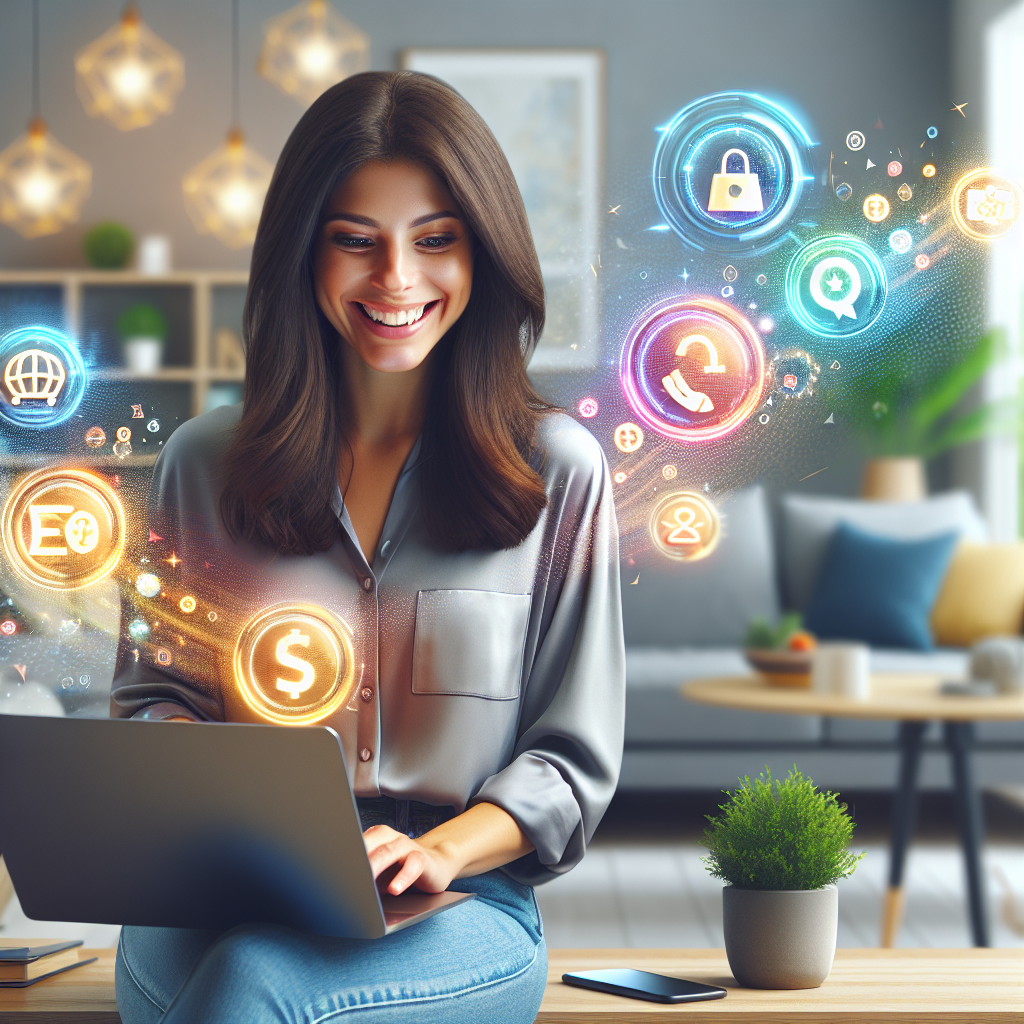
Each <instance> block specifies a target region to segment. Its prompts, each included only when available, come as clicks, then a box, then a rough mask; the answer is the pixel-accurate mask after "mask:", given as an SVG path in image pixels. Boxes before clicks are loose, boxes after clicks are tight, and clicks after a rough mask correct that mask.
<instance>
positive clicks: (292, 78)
mask: <svg viewBox="0 0 1024 1024" xmlns="http://www.w3.org/2000/svg"><path fill="white" fill-rule="evenodd" d="M369 66H370V37H369V36H368V35H367V34H366V33H365V32H362V31H360V30H359V29H358V28H356V27H355V25H353V24H352V23H351V22H349V21H346V20H345V19H344V18H343V17H342V16H341V15H340V14H338V12H337V11H336V10H335V9H334V8H333V7H331V6H330V4H328V3H327V0H305V2H304V3H301V4H299V5H298V7H293V8H292V9H291V10H288V11H285V12H284V13H283V14H280V15H278V16H277V17H276V18H272V19H271V20H270V21H268V22H267V23H266V24H265V25H264V35H263V49H262V51H261V52H260V59H259V64H258V65H257V67H258V70H259V73H260V74H261V75H262V76H263V77H264V78H266V79H268V80H269V81H271V82H273V83H274V84H275V85H276V86H277V87H278V88H279V89H281V91H282V92H285V93H287V94H288V95H289V96H294V97H295V98H296V99H297V100H299V102H300V103H305V104H307V105H308V104H310V103H312V102H313V100H315V99H316V98H317V97H318V96H319V95H320V94H321V93H322V92H324V90H325V89H329V88H330V87H331V86H332V85H336V84H337V83H338V82H340V81H341V80H342V79H344V78H348V76H349V75H354V74H357V73H358V72H360V71H365V70H366V69H367V68H368V67H369Z"/></svg>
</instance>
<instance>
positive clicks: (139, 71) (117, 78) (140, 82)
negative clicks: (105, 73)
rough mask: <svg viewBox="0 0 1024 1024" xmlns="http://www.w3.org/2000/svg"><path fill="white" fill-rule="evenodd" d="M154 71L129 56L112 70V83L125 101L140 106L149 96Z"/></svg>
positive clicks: (115, 90)
mask: <svg viewBox="0 0 1024 1024" xmlns="http://www.w3.org/2000/svg"><path fill="white" fill-rule="evenodd" d="M152 84H153V73H152V72H151V71H150V69H149V68H147V67H146V66H145V65H144V64H143V63H142V62H141V61H139V60H136V59H135V58H134V57H127V58H125V59H124V60H123V61H121V63H120V64H117V65H115V66H114V67H113V68H111V71H110V85H111V87H112V88H113V90H114V92H116V93H117V95H118V97H119V98H120V99H121V100H123V101H124V102H125V103H129V104H132V105H133V106H138V105H139V104H140V103H144V102H145V101H146V99H147V98H148V93H149V90H150V88H151V87H152Z"/></svg>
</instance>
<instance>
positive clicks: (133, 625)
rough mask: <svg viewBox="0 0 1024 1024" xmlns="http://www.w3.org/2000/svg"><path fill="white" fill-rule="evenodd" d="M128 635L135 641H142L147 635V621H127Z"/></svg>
mask: <svg viewBox="0 0 1024 1024" xmlns="http://www.w3.org/2000/svg"><path fill="white" fill-rule="evenodd" d="M128 635H129V636H130V637H131V638H132V639H133V640H134V641H135V642H136V643H142V641H143V640H145V639H146V638H147V637H148V636H149V623H148V622H147V621H146V620H145V619H132V621H131V622H129V623H128Z"/></svg>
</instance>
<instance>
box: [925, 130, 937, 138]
mask: <svg viewBox="0 0 1024 1024" xmlns="http://www.w3.org/2000/svg"><path fill="white" fill-rule="evenodd" d="M926 134H927V135H928V138H929V139H934V138H938V134H939V129H938V128H929V129H928V131H927V133H926Z"/></svg>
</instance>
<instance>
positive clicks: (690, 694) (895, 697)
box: [681, 673, 1024, 1020]
mask: <svg viewBox="0 0 1024 1024" xmlns="http://www.w3.org/2000/svg"><path fill="white" fill-rule="evenodd" d="M942 679H943V677H942V676H936V675H913V674H910V673H907V674H902V673H897V674H891V675H884V674H873V675H872V677H871V693H870V696H869V698H868V699H867V700H853V699H851V698H849V697H840V696H834V695H832V694H822V693H815V692H813V691H812V690H810V689H806V688H791V687H781V686H771V685H769V684H768V683H767V682H766V681H765V680H764V679H763V678H762V677H761V676H757V675H748V676H720V677H716V678H710V679H693V680H691V681H690V682H688V683H684V684H683V686H682V688H681V689H682V693H683V694H684V696H686V697H687V698H688V699H689V700H692V701H695V702H696V703H698V704H713V705H715V706H717V707H726V708H737V709H742V710H744V711H768V712H773V713H775V714H786V715H828V716H830V717H832V718H876V719H877V718H881V719H889V720H895V721H898V722H899V723H900V728H899V746H900V769H899V779H898V780H897V784H896V791H895V799H894V801H893V822H892V837H891V846H890V858H889V888H888V891H887V892H886V897H885V907H884V911H883V914H882V945H883V946H884V947H891V946H892V945H893V944H894V943H895V940H896V933H897V932H898V931H899V926H900V922H901V921H902V918H903V901H904V891H903V869H904V865H905V863H906V855H907V846H908V845H909V842H910V837H911V835H912V833H913V829H914V812H915V808H916V803H917V800H916V790H917V773H918V768H919V766H920V763H921V740H922V738H923V737H924V732H925V729H926V728H927V726H928V723H929V722H931V721H940V722H942V724H943V736H944V739H945V744H946V749H947V751H948V752H949V757H950V761H951V762H952V768H953V785H954V789H955V792H956V797H957V801H956V802H957V811H958V818H959V821H958V825H959V831H960V845H961V847H962V848H963V853H964V865H965V868H966V873H967V897H968V904H969V906H970V914H971V933H972V936H973V938H974V944H975V945H976V946H987V945H988V944H989V927H988V910H987V907H986V904H985V897H984V889H983V886H982V875H981V846H982V842H983V839H984V822H983V819H982V813H981V795H980V793H979V792H978V787H977V785H976V783H975V780H974V768H973V763H972V757H971V752H972V749H973V746H974V723H975V722H978V721H1013V720H1017V719H1024V695H1020V696H1012V697H1011V696H999V697H954V696H948V695H944V694H942V693H940V692H939V687H940V684H941V683H942ZM1020 1019H1021V1020H1024V1012H1022V1015H1021V1018H1020Z"/></svg>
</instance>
